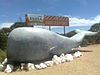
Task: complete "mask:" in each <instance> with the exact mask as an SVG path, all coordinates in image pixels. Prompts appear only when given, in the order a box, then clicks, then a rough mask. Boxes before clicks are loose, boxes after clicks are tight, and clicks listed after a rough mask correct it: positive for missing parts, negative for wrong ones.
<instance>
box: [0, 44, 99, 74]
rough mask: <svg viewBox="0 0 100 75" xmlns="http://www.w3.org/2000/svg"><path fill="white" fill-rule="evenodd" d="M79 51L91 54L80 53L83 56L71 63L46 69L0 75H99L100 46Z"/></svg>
mask: <svg viewBox="0 0 100 75" xmlns="http://www.w3.org/2000/svg"><path fill="white" fill-rule="evenodd" d="M80 50H82V51H83V50H90V51H91V50H92V51H93V52H82V53H83V56H82V57H80V58H76V59H74V60H73V61H72V62H65V63H62V64H59V65H55V66H52V67H48V68H46V69H42V70H32V71H27V72H25V71H17V72H12V73H9V74H6V73H4V72H0V75H100V44H98V45H91V46H88V47H82V48H80Z"/></svg>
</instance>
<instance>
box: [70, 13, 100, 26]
mask: <svg viewBox="0 0 100 75" xmlns="http://www.w3.org/2000/svg"><path fill="white" fill-rule="evenodd" d="M99 22H100V15H97V16H96V17H93V18H90V19H85V18H77V17H70V18H69V24H70V26H91V25H93V24H95V23H99Z"/></svg>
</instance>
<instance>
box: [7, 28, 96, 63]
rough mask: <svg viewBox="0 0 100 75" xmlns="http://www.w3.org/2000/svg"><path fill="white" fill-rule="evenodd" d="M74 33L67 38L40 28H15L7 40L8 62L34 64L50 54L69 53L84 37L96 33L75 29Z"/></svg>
mask: <svg viewBox="0 0 100 75" xmlns="http://www.w3.org/2000/svg"><path fill="white" fill-rule="evenodd" d="M76 33H77V34H76V35H74V36H73V37H71V38H68V37H64V36H61V35H59V34H56V33H54V32H52V31H49V30H46V29H41V28H32V27H20V28H16V29H14V30H13V31H12V32H11V33H10V34H9V36H8V40H7V58H8V62H34V61H38V60H43V59H46V58H49V57H50V54H57V55H60V54H61V53H68V52H71V51H72V48H77V47H78V46H79V45H80V43H81V42H82V40H83V38H84V36H92V35H95V34H96V33H97V32H90V31H83V30H78V29H77V30H76Z"/></svg>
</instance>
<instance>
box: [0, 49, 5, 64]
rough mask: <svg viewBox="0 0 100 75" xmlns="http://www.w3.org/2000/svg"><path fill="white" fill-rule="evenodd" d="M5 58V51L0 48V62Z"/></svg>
mask: <svg viewBox="0 0 100 75" xmlns="http://www.w3.org/2000/svg"><path fill="white" fill-rule="evenodd" d="M5 58H6V52H5V51H3V50H1V49H0V62H1V61H3V60H4V59H5Z"/></svg>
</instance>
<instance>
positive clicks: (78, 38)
mask: <svg viewBox="0 0 100 75" xmlns="http://www.w3.org/2000/svg"><path fill="white" fill-rule="evenodd" d="M75 32H76V33H77V34H76V35H74V36H72V37H71V38H70V39H72V40H75V41H77V42H81V41H82V40H83V38H84V37H85V36H93V35H96V34H97V32H91V31H85V30H79V29H76V30H75Z"/></svg>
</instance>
